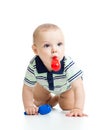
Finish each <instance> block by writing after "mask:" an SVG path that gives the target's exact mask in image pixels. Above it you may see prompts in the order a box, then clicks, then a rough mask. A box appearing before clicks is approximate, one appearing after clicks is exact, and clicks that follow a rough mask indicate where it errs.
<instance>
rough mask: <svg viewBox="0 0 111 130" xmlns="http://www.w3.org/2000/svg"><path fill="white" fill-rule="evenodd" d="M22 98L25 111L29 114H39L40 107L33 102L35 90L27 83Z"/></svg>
mask: <svg viewBox="0 0 111 130" xmlns="http://www.w3.org/2000/svg"><path fill="white" fill-rule="evenodd" d="M22 98H23V104H24V109H25V112H26V113H27V114H28V115H35V114H37V111H38V108H37V107H36V106H34V104H33V90H32V88H31V87H29V86H27V85H25V84H24V85H23V91H22Z"/></svg>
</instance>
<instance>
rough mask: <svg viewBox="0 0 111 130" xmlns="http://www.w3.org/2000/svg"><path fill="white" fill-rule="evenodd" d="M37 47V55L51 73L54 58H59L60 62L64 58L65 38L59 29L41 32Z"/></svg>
mask: <svg viewBox="0 0 111 130" xmlns="http://www.w3.org/2000/svg"><path fill="white" fill-rule="evenodd" d="M36 46H37V55H38V56H39V57H40V58H41V60H42V61H43V63H44V64H45V66H46V67H47V68H48V70H49V71H50V70H51V60H52V57H53V56H57V57H58V59H59V60H62V58H63V56H64V37H63V34H62V32H61V31H60V30H59V29H56V30H48V31H41V32H40V33H39V38H38V40H37V44H36Z"/></svg>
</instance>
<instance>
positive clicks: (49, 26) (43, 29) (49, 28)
mask: <svg viewBox="0 0 111 130" xmlns="http://www.w3.org/2000/svg"><path fill="white" fill-rule="evenodd" d="M56 30H58V31H60V32H61V33H62V31H61V29H60V28H59V27H58V26H57V25H55V24H50V23H45V24H41V25H39V26H38V27H37V28H36V29H35V31H34V33H33V43H34V44H36V43H37V42H38V41H39V38H40V35H41V33H42V32H48V31H56ZM42 35H43V34H42Z"/></svg>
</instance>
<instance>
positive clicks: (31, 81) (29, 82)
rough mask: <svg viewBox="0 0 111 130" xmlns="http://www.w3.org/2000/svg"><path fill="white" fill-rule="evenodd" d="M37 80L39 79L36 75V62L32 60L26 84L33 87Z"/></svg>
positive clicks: (27, 71)
mask: <svg viewBox="0 0 111 130" xmlns="http://www.w3.org/2000/svg"><path fill="white" fill-rule="evenodd" d="M36 82H37V80H36V76H35V62H34V61H33V62H32V61H31V62H30V64H29V65H28V67H27V70H26V74H25V78H24V84H25V85H27V86H29V87H33V86H34V85H35V84H36Z"/></svg>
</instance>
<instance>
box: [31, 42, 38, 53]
mask: <svg viewBox="0 0 111 130" xmlns="http://www.w3.org/2000/svg"><path fill="white" fill-rule="evenodd" d="M32 50H33V52H34V53H35V54H36V55H37V54H38V53H37V46H36V45H35V44H33V45H32Z"/></svg>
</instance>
